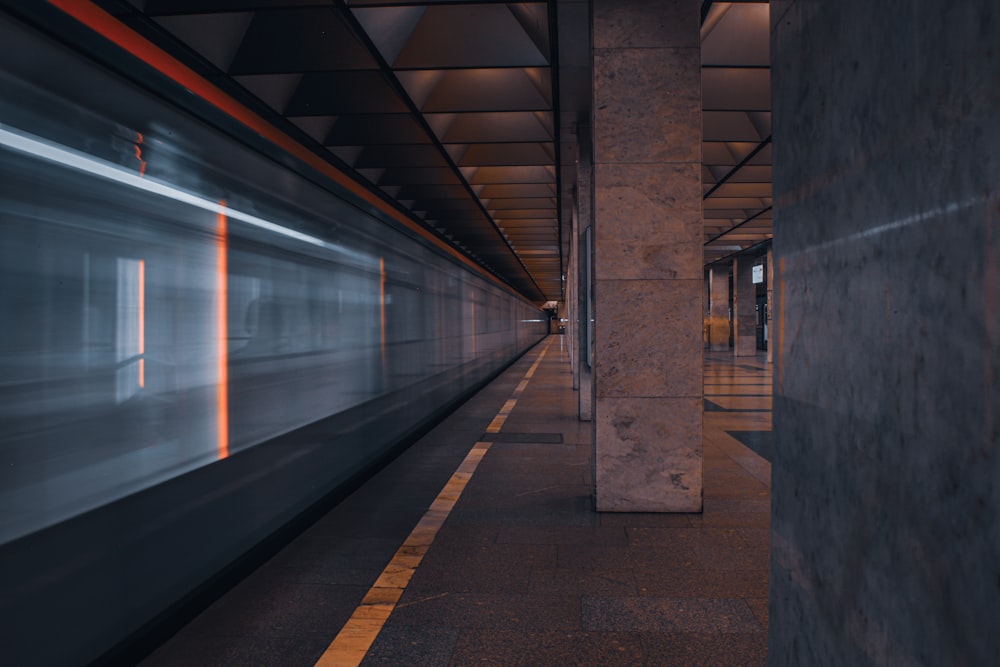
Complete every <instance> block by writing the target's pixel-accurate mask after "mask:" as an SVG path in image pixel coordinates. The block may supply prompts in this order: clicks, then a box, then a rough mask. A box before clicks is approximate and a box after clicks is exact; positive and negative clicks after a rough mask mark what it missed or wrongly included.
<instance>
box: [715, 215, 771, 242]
mask: <svg viewBox="0 0 1000 667" xmlns="http://www.w3.org/2000/svg"><path fill="white" fill-rule="evenodd" d="M770 210H771V207H770V206H768V207H766V208H762V209H761V210H759V211H757V212H756V213H754V214H753V215H751V216H750V217H749V218H747V219H746V220H744V221H743V222H740V223H738V224H735V225H733V226H732V227H730V228H729V229H727V230H726V231H724V232H722V233H721V234H716V235H715V236H713V237H712V238H710V239H709V240H707V241H705V245H706V246H707V245H708V244H709V243H714V242H715V241H718V240H719V239H721V238H722V237H723V236H725V235H726V234H729V233H731V232H733V231H734V230H737V229H739V228H740V227H742V226H743V225H745V224H747V223H748V222H753V221H754V220H756V219H757V218H759V217H760V216H762V215H764V214H765V213H767V212H768V211H770Z"/></svg>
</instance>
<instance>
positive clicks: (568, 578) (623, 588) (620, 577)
mask: <svg viewBox="0 0 1000 667" xmlns="http://www.w3.org/2000/svg"><path fill="white" fill-rule="evenodd" d="M528 584H529V587H530V589H531V591H532V592H533V593H542V594H549V595H574V594H575V595H577V596H580V595H612V596H621V595H635V594H636V593H637V588H636V582H635V573H634V570H633V569H632V568H630V567H622V566H619V567H617V568H603V569H601V570H570V569H566V568H534V569H532V570H531V577H530V578H529V580H528Z"/></svg>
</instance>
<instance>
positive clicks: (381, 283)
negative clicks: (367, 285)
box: [378, 257, 385, 373]
mask: <svg viewBox="0 0 1000 667" xmlns="http://www.w3.org/2000/svg"><path fill="white" fill-rule="evenodd" d="M378 268H379V271H380V272H381V274H382V275H381V278H380V279H379V290H380V296H379V303H380V304H381V310H382V372H383V373H384V372H385V257H379V258H378Z"/></svg>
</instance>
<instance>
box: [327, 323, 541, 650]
mask: <svg viewBox="0 0 1000 667" xmlns="http://www.w3.org/2000/svg"><path fill="white" fill-rule="evenodd" d="M549 345H551V341H549V342H548V343H546V345H545V347H544V348H543V349H542V352H541V354H539V355H538V358H537V359H536V360H535V363H533V364H532V365H531V368H529V369H528V372H527V373H526V374H525V379H524V380H522V381H521V383H520V384H519V385H518V387H517V389H516V390H515V391H516V392H517V393H521V392H523V391H524V388H525V387H527V382H528V378H530V377H531V376H532V375H534V373H535V370H536V369H537V368H538V364H540V363H541V361H542V357H544V356H545V353H546V352H547V351H548V349H549ZM515 405H517V399H516V398H512V399H510V400H508V401H507V402H506V403H504V406H503V408H501V409H500V412H499V413H498V414H497V416H495V417H494V418H493V420H492V421H491V422H490V425H489V426H488V427H487V428H486V432H487V433H498V432H499V431H500V429H501V428H502V427H503V424H504V422H505V421H506V420H507V415H509V414H510V412H511V411H512V410H513V409H514V406H515ZM491 444H492V443H489V442H482V441H480V442H477V443H476V444H475V445H473V447H472V449H471V450H469V453H468V454H466V456H465V458H464V459H463V460H462V463H461V464H460V465H459V466H458V468H457V469H456V470H455V472H454V473H452V475H451V477H450V478H449V479H448V482H447V483H446V484H445V485H444V488H442V489H441V492H440V493H438V495H437V497H436V498H435V499H434V502H432V503H431V506H430V508H428V510H427V512H426V513H425V514H424V516H423V517H421V519H420V521H419V522H417V525H416V527H414V529H413V531H412V532H410V535H409V537H407V538H406V540H405V541H404V542H403V545H402V546H401V547H399V549H398V550H397V551H396V553H395V555H393V557H392V560H390V561H389V564H388V565H386V566H385V569H384V570H382V574H380V575H379V578H378V579H376V580H375V583H374V584H372V587H371V588H370V589H369V590H368V593H366V594H365V597H364V598H362V600H361V604H359V605H358V607H357V609H355V610H354V613H353V614H351V618H349V619H348V621H347V623H346V624H345V625H344V627H343V628H341V630H340V632H339V633H337V636H336V637H334V639H333V641H332V642H331V643H330V645H329V646H328V647H327V649H326V651H324V652H323V655H322V656H320V659H319V660H318V661H317V662H316V667H357V666H358V665H360V664H361V661H362V660H364V659H365V656H366V655H368V651H369V649H371V647H372V644H374V643H375V639H376V637H378V634H379V632H381V631H382V627H383V626H384V625H385V622H386V621H387V620H389V616H390V615H391V614H392V611H393V610H394V609H395V608H396V603H397V602H399V598H400V597H402V595H403V591H404V590H406V586H407V585H408V584H409V583H410V579H411V578H412V577H413V573H414V572H416V570H417V567H418V566H419V565H420V561H421V560H423V558H424V555H425V554H426V553H427V550H428V549H429V548H430V545H431V543H432V542H433V541H434V538H435V537H436V536H437V534H438V531H439V530H440V529H441V526H443V525H444V522H445V520H446V519H447V518H448V515H449V514H450V513H451V510H452V508H454V507H455V503H457V502H458V499H459V497H461V495H462V492H463V491H465V486H466V485H467V484H468V483H469V480H470V479H472V474H473V473H474V472H475V471H476V468H477V467H478V466H479V462H480V461H482V460H483V457H484V456H485V455H486V452H487V451H488V450H489V448H490V445H491Z"/></svg>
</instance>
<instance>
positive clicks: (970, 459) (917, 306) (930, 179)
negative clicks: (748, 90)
mask: <svg viewBox="0 0 1000 667" xmlns="http://www.w3.org/2000/svg"><path fill="white" fill-rule="evenodd" d="M771 7H772V12H774V16H773V20H774V30H773V33H772V42H771V46H772V48H771V53H772V63H773V66H772V70H771V71H772V77H773V78H772V89H773V91H774V99H773V109H774V125H773V134H774V202H775V205H774V206H775V207H774V214H775V219H774V225H775V226H774V236H775V241H774V252H775V259H776V261H777V274H778V275H777V282H776V290H777V291H778V304H777V305H778V310H777V313H776V317H777V320H776V328H777V332H776V333H777V337H776V338H777V340H776V342H777V343H778V345H779V347H778V350H777V352H776V359H775V368H774V373H775V397H774V440H775V456H774V462H773V468H772V475H773V487H772V492H773V500H772V505H771V507H772V513H773V515H772V522H771V525H772V550H771V554H772V570H771V578H770V582H771V583H770V585H771V596H770V598H771V599H770V623H769V628H770V630H769V632H770V638H769V655H768V664H769V665H771V666H772V667H781V666H786V665H787V666H792V665H795V666H799V665H811V666H815V667H823V666H827V665H829V666H833V665H887V666H888V665H893V666H895V665H995V664H998V661H997V656H1000V632H997V619H1000V558H998V554H1000V529H998V527H1000V484H998V480H1000V159H998V157H997V147H998V146H1000V123H998V122H997V110H998V108H1000V98H998V90H1000V88H998V85H997V82H1000V54H998V52H997V45H998V43H1000V37H998V36H1000V5H998V3H997V2H996V0H966V1H964V2H950V3H944V2H940V0H908V1H907V2H871V1H870V0H840V1H838V2H816V1H814V0H798V1H787V0H786V1H782V2H777V3H772V5H771ZM848 36H849V37H848ZM848 81H849V82H850V85H846V82H848Z"/></svg>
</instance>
